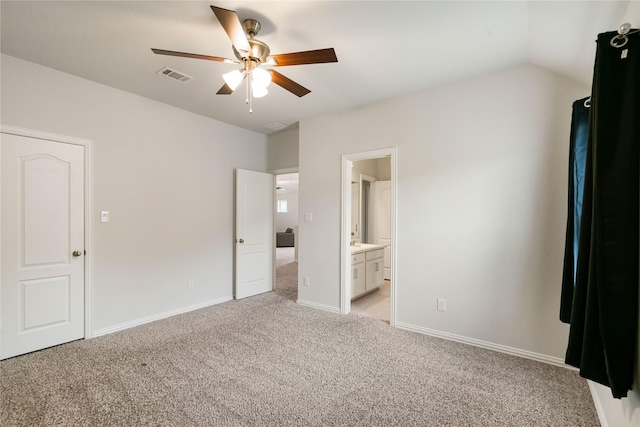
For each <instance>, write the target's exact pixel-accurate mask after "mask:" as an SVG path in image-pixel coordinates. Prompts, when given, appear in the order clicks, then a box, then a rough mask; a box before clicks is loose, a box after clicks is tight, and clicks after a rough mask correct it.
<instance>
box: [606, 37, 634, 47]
mask: <svg viewBox="0 0 640 427" xmlns="http://www.w3.org/2000/svg"><path fill="white" fill-rule="evenodd" d="M628 41H629V38H628V37H627V36H626V35H625V34H618V35H617V36H614V37H612V38H611V42H610V43H609V44H611V46H613V47H615V48H621V47H622V46H624V45H626V44H627V42H628Z"/></svg>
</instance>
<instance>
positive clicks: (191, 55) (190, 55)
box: [151, 48, 239, 64]
mask: <svg viewBox="0 0 640 427" xmlns="http://www.w3.org/2000/svg"><path fill="white" fill-rule="evenodd" d="M151 50H152V51H153V53H155V54H157V55H169V56H181V57H183V58H194V59H206V60H207V61H217V62H229V63H234V64H239V62H238V61H234V60H231V59H227V58H220V57H219V56H209V55H198V54H197V53H187V52H176V51H174V50H163V49H153V48H152V49H151Z"/></svg>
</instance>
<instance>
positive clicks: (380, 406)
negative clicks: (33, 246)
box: [0, 289, 598, 427]
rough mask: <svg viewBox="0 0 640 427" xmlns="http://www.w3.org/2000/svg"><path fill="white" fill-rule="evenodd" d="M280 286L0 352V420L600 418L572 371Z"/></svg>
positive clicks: (215, 422)
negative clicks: (315, 301)
mask: <svg viewBox="0 0 640 427" xmlns="http://www.w3.org/2000/svg"><path fill="white" fill-rule="evenodd" d="M290 294H291V290H287V289H284V290H276V291H275V292H269V293H266V294H262V295H259V296H256V297H252V298H247V299H244V300H240V301H230V302H228V303H224V304H220V305H217V306H213V307H209V308H205V309H202V310H197V311H194V312H191V313H187V314H184V315H179V316H175V317H172V318H169V319H165V320H160V321H157V322H153V323H150V324H147V325H142V326H139V327H137V328H132V329H128V330H125V331H121V332H118V333H114V334H110V335H106V336H103V337H99V338H95V339H92V340H82V341H76V342H73V343H69V344H65V345H61V346H58V347H54V348H50V349H47V350H42V351H39V352H35V353H31V354H27V355H24V356H20V357H16V358H12V359H8V360H4V361H2V362H0V425H2V426H5V427H9V426H33V427H35V426H47V427H49V426H367V427H368V426H562V427H566V426H597V425H598V420H597V417H596V413H595V409H594V406H593V403H592V401H591V399H590V395H589V391H588V388H587V385H586V383H585V381H584V380H582V379H581V378H579V376H578V375H577V374H576V372H574V371H571V370H568V369H564V368H560V367H555V366H550V365H547V364H543V363H538V362H533V361H530V360H526V359H521V358H518V357H513V356H509V355H505V354H502V353H496V352H493V351H489V350H484V349H479V348H476V347H471V346H466V345H462V344H458V343H454V342H451V341H446V340H442V339H437V338H432V337H428V336H423V335H419V334H415V333H411V332H407V331H402V330H398V329H393V328H391V327H389V326H388V325H387V324H385V323H383V322H380V321H378V320H376V319H373V318H370V317H365V316H359V315H356V314H350V315H348V316H341V315H338V314H332V313H327V312H323V311H320V310H315V309H311V308H307V307H302V306H299V305H297V304H296V303H295V302H294V301H292V300H291V295H290Z"/></svg>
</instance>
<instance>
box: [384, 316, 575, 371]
mask: <svg viewBox="0 0 640 427" xmlns="http://www.w3.org/2000/svg"><path fill="white" fill-rule="evenodd" d="M396 327H397V328H399V329H405V330H407V331H412V332H417V333H419V334H424V335H430V336H433V337H438V338H444V339H446V340H450V341H456V342H459V343H462V344H469V345H473V346H475V347H481V348H486V349H488V350H494V351H498V352H500V353H506V354H510V355H512V356H518V357H523V358H525V359H531V360H536V361H538V362H543V363H548V364H550V365H555V366H561V367H563V368H570V369H571V367H570V366H568V365H566V364H565V363H564V360H562V359H561V358H559V357H552V356H547V355H545V354H540V353H534V352H532V351H527V350H521V349H519V348H515V347H508V346H506V345H500V344H494V343H492V342H488V341H481V340H477V339H474V338H468V337H464V336H462V335H456V334H450V333H448V332H442V331H437V330H435V329H429V328H424V327H422V326H416V325H411V324H409V323H403V322H398V321H396Z"/></svg>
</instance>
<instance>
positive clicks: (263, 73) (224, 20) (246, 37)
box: [151, 6, 338, 112]
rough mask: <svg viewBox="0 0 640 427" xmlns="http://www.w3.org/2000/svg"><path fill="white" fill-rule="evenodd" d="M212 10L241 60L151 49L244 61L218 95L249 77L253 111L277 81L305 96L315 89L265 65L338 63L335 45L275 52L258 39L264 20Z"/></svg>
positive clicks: (190, 55) (182, 54)
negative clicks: (274, 53)
mask: <svg viewBox="0 0 640 427" xmlns="http://www.w3.org/2000/svg"><path fill="white" fill-rule="evenodd" d="M211 10H213V13H214V14H215V15H216V17H217V18H218V21H220V24H221V25H222V28H224V30H225V32H226V33H227V35H228V36H229V39H231V44H232V46H233V53H234V54H235V56H236V58H237V59H238V60H237V61H236V60H233V59H228V58H221V57H218V56H209V55H199V54H196V53H186V52H176V51H172V50H163V49H153V48H152V49H151V50H152V51H153V53H155V54H158V55H169V56H180V57H185V58H194V59H204V60H207V61H216V62H225V63H231V64H240V65H241V67H242V68H241V69H239V70H237V69H236V70H233V71H231V72H229V73H226V74H224V75H223V78H224V81H225V84H224V85H223V86H222V87H221V88H220V90H218V92H217V94H218V95H230V94H232V93H233V91H234V90H236V88H237V87H238V86H239V85H240V83H241V82H242V81H243V80H246V92H247V97H246V102H247V104H249V112H252V103H253V102H252V100H253V98H261V97H263V96H265V95H266V94H267V92H268V91H267V86H268V85H269V84H270V83H271V82H273V83H275V84H277V85H278V86H280V87H282V88H284V89H286V90H288V91H289V92H291V93H293V94H294V95H297V96H298V97H303V96H305V95H306V94H308V93H309V92H311V91H310V90H309V89H307V88H306V87H304V86H302V85H300V84H298V83H296V82H294V81H293V80H291V79H290V78H288V77H286V76H284V75H282V74H280V73H279V72H277V71H275V70H273V69H268V70H267V69H265V68H262V66H263V65H270V66H273V67H284V66H289V65H303V64H322V63H327V62H338V58H337V57H336V53H335V51H334V50H333V48H328V49H318V50H307V51H303V52H292V53H282V54H278V55H271V54H270V53H271V50H270V49H269V46H268V45H267V44H266V43H264V42H262V41H260V40H258V39H256V38H255V36H257V35H258V33H259V32H260V28H261V25H260V22H258V21H257V20H255V19H245V20H244V21H242V23H241V22H240V19H238V15H237V14H236V12H234V11H233V10H227V9H223V8H220V7H216V6H211Z"/></svg>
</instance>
